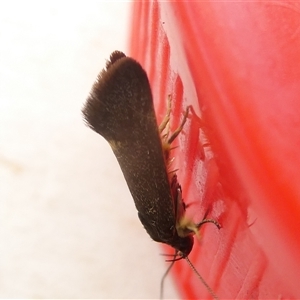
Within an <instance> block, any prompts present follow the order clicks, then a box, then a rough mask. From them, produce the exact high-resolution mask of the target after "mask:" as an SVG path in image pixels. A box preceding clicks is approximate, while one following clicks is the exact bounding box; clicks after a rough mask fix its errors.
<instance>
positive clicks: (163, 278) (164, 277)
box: [159, 251, 177, 300]
mask: <svg viewBox="0 0 300 300" xmlns="http://www.w3.org/2000/svg"><path fill="white" fill-rule="evenodd" d="M173 256H174V259H173V260H172V261H171V264H170V265H169V267H168V269H167V270H166V272H165V274H164V275H163V277H162V279H161V281H160V295H159V299H160V300H162V299H163V298H164V283H165V279H166V277H167V275H168V274H169V272H170V270H171V269H172V267H173V265H174V263H175V261H177V260H176V256H177V251H175V253H174V255H173Z"/></svg>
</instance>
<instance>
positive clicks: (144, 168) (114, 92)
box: [82, 51, 220, 298]
mask: <svg viewBox="0 0 300 300" xmlns="http://www.w3.org/2000/svg"><path fill="white" fill-rule="evenodd" d="M82 112H83V116H84V119H85V122H86V124H87V125H88V126H89V127H90V128H91V129H92V130H94V131H95V132H97V133H99V134H100V135H101V136H103V137H104V138H105V139H106V140H107V142H108V143H109V144H110V146H111V148H112V150H113V152H114V154H115V156H116V158H117V160H118V163H119V165H120V167H121V170H122V172H123V174H124V177H125V180H126V182H127V185H128V188H129V190H130V192H131V195H132V197H133V200H134V203H135V206H136V209H137V211H138V217H139V219H140V221H141V222H142V224H143V226H144V228H145V229H146V231H147V232H148V234H149V235H150V236H151V238H152V239H153V240H154V241H156V242H160V243H165V244H168V245H170V246H171V247H173V248H174V249H175V254H174V259H173V260H172V261H173V262H174V261H175V260H178V259H182V258H184V259H186V260H187V261H188V263H189V264H190V265H191V262H190V261H189V259H188V255H189V253H190V252H191V250H192V248H193V244H194V238H193V235H194V234H197V233H198V230H199V227H200V226H201V225H203V224H204V223H208V222H210V223H213V224H215V225H216V226H217V227H218V228H219V227H220V225H219V223H218V222H217V221H215V220H212V219H206V218H204V219H203V220H202V221H201V222H200V223H194V222H193V221H192V220H189V219H188V218H186V216H185V204H184V202H183V200H182V191H181V187H180V184H179V183H178V181H177V176H176V171H172V170H171V171H170V170H168V169H169V165H170V158H169V156H170V151H171V143H172V142H173V141H174V139H175V138H176V137H177V136H178V134H179V133H180V131H181V130H182V128H183V126H184V123H185V121H186V119H187V116H188V112H189V110H188V109H187V110H186V112H185V115H184V118H183V121H182V123H181V125H180V126H179V127H178V128H177V130H175V131H174V132H173V133H172V134H169V132H168V130H167V134H163V132H164V131H165V130H166V127H167V126H168V124H169V120H170V101H169V106H168V112H167V114H166V117H165V118H164V120H163V122H162V124H161V125H160V126H159V127H158V126H157V121H156V117H155V112H154V106H153V100H152V92H151V88H150V84H149V80H148V77H147V74H146V72H145V71H144V69H143V68H142V67H141V65H140V64H139V63H138V62H137V61H135V60H134V59H132V58H130V57H127V56H126V55H125V54H124V53H123V52H120V51H114V52H113V53H112V54H111V55H110V59H109V61H107V63H106V68H105V69H103V70H102V71H101V72H100V74H99V75H98V77H97V80H96V82H95V83H94V85H93V87H92V90H91V92H90V94H89V96H88V99H87V101H86V104H85V106H84V108H83V110H82ZM191 267H192V268H193V269H194V271H195V272H196V273H197V275H198V277H199V278H200V279H201V281H202V282H203V283H204V285H205V286H206V287H207V288H208V290H209V292H210V293H211V295H212V296H213V297H214V298H217V296H216V295H215V294H214V292H213V291H212V290H211V288H210V287H209V286H208V285H207V284H206V282H205V281H204V280H203V279H202V277H201V276H200V274H199V273H198V272H197V271H196V270H195V268H194V267H193V266H192V265H191Z"/></svg>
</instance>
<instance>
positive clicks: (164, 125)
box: [158, 95, 172, 135]
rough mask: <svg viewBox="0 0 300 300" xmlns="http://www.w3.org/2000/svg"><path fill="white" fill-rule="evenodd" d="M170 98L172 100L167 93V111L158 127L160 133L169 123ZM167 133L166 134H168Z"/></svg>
mask: <svg viewBox="0 0 300 300" xmlns="http://www.w3.org/2000/svg"><path fill="white" fill-rule="evenodd" d="M171 100H172V96H171V95H168V107H167V113H166V115H165V117H164V119H163V120H162V122H161V124H160V125H159V127H158V130H159V132H160V133H162V132H163V131H164V130H165V129H166V127H167V125H168V124H169V122H170V115H171ZM168 133H169V130H168ZM168 133H167V135H168Z"/></svg>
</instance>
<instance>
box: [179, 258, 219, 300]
mask: <svg viewBox="0 0 300 300" xmlns="http://www.w3.org/2000/svg"><path fill="white" fill-rule="evenodd" d="M184 259H185V260H186V261H187V263H188V264H189V266H190V267H191V269H192V270H193V271H194V273H195V274H196V275H197V277H198V278H199V279H200V281H201V282H202V283H203V285H204V286H205V287H206V289H207V290H208V292H209V293H210V294H211V296H212V297H213V298H214V299H215V300H219V297H218V296H217V295H216V294H215V292H214V291H213V290H212V288H211V287H210V286H209V285H208V284H207V283H206V281H205V280H204V279H203V277H202V276H201V275H200V273H199V272H198V271H197V269H196V268H195V267H194V265H193V264H192V263H191V261H190V260H189V258H188V257H187V256H186V257H184Z"/></svg>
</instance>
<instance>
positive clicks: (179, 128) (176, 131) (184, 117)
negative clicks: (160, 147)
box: [168, 106, 190, 145]
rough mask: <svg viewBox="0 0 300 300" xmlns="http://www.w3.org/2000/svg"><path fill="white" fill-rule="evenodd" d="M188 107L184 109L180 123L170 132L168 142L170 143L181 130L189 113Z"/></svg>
mask: <svg viewBox="0 0 300 300" xmlns="http://www.w3.org/2000/svg"><path fill="white" fill-rule="evenodd" d="M189 109H190V107H189V106H188V107H187V108H186V110H185V113H184V115H183V120H182V122H181V124H180V125H179V126H178V127H177V129H176V130H175V131H174V132H173V133H172V135H171V136H170V137H169V139H168V144H169V145H171V144H172V142H173V141H174V140H175V139H176V137H177V136H178V135H179V133H180V132H181V131H182V128H183V126H184V124H185V122H186V120H187V117H188V114H189Z"/></svg>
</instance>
